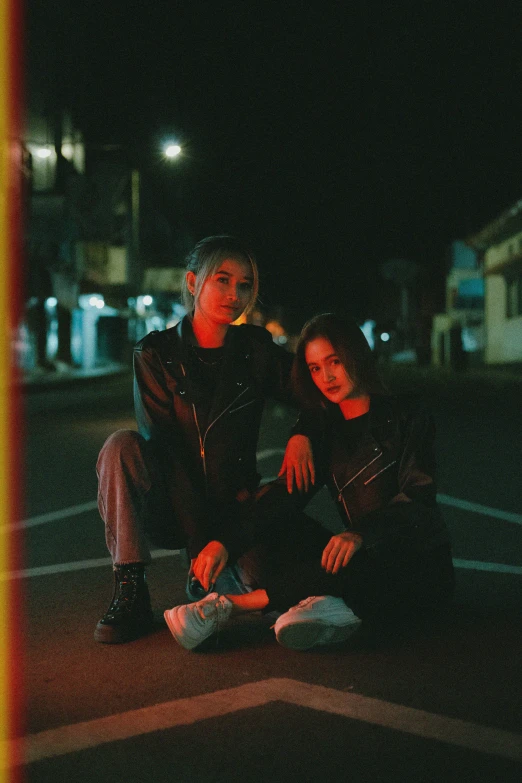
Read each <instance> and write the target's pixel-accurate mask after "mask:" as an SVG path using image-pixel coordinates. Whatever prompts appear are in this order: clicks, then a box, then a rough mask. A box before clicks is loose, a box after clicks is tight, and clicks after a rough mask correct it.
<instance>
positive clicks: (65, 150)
mask: <svg viewBox="0 0 522 783" xmlns="http://www.w3.org/2000/svg"><path fill="white" fill-rule="evenodd" d="M62 155H63V157H64V158H67V160H72V159H73V158H74V147H73V145H72V144H71V143H70V142H68V141H66V142H64V143H63V144H62Z"/></svg>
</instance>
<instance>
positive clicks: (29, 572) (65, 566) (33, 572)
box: [0, 549, 181, 582]
mask: <svg viewBox="0 0 522 783" xmlns="http://www.w3.org/2000/svg"><path fill="white" fill-rule="evenodd" d="M180 553H181V550H180V549H153V550H152V551H151V557H152V559H153V560H156V559H157V558H160V557H175V556H176V555H179V554H180ZM111 565H112V560H111V558H110V557H99V558H94V559H92V560H73V561H72V562H70V563H55V564H54V565H46V566H35V567H34V568H25V569H23V570H21V571H4V572H0V582H7V581H9V580H10V579H29V578H31V577H33V576H49V575H52V574H64V573H67V572H69V571H85V570H86V569H87V568H101V567H102V566H111Z"/></svg>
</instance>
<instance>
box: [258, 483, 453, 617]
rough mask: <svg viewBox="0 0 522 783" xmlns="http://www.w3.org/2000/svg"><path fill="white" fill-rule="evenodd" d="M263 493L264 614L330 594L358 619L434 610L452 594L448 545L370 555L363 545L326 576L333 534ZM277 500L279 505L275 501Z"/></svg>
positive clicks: (295, 504)
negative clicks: (323, 559)
mask: <svg viewBox="0 0 522 783" xmlns="http://www.w3.org/2000/svg"><path fill="white" fill-rule="evenodd" d="M270 494H271V493H270V492H268V493H267V495H266V498H265V499H264V503H263V502H261V505H260V507H259V509H258V513H261V512H262V518H261V517H260V518H259V520H258V521H259V526H258V527H257V536H258V541H259V543H262V545H263V546H264V547H265V548H266V549H267V550H268V557H267V566H266V573H265V589H266V592H267V594H268V598H269V601H270V603H269V606H268V608H267V611H270V610H278V611H282V612H284V611H287V610H288V609H289V608H290V607H291V606H295V604H297V603H298V602H299V601H301V600H302V599H303V598H308V597H309V596H313V595H332V596H337V597H339V598H342V599H343V600H344V601H345V603H346V604H347V605H348V606H349V607H350V609H352V611H353V612H354V613H355V614H356V615H357V616H358V617H360V618H361V619H363V620H376V621H378V620H380V619H385V618H386V617H389V616H391V615H393V616H398V615H400V614H402V615H404V616H408V615H410V614H411V613H417V612H418V611H420V612H422V611H424V610H428V609H437V608H439V607H442V606H444V605H445V604H447V603H448V602H449V601H450V599H451V596H452V594H453V589H454V574H453V563H452V558H451V550H450V546H449V544H444V545H442V546H438V547H436V548H434V549H431V550H429V551H420V552H419V551H413V550H412V551H407V550H406V549H404V550H403V551H402V552H401V553H400V554H397V553H395V555H394V556H391V557H385V556H382V555H381V556H374V555H371V554H369V553H368V552H367V551H366V550H365V549H364V547H363V548H361V549H360V550H358V551H357V552H356V553H355V555H354V556H353V557H352V559H351V560H350V562H349V563H348V565H347V566H346V567H345V568H342V569H341V570H340V571H339V572H338V573H337V574H335V575H334V574H327V573H326V571H325V570H324V569H323V568H322V566H321V556H322V553H323V550H324V548H325V546H326V544H327V543H328V541H329V540H330V538H331V536H332V533H330V532H329V531H327V530H326V529H325V528H324V527H322V525H320V524H319V523H318V522H316V521H315V520H314V519H312V518H311V517H309V516H307V515H306V514H305V513H304V512H303V511H302V510H301V509H300V508H299V506H300V505H302V501H299V500H298V499H294V500H289V496H287V497H286V499H285V498H284V495H283V494H282V493H278V491H277V490H276V491H275V492H274V494H273V497H272V499H271V500H270ZM278 497H279V502H277V498H278Z"/></svg>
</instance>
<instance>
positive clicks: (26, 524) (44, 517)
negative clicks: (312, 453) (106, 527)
mask: <svg viewBox="0 0 522 783" xmlns="http://www.w3.org/2000/svg"><path fill="white" fill-rule="evenodd" d="M284 453H285V450H284V449H264V450H263V451H258V452H257V458H258V460H260V461H262V460H264V459H269V457H275V456H277V455H281V454H284ZM97 508H98V503H97V501H96V500H91V501H89V502H88V503H78V504H77V505H76V506H69V507H68V508H61V509H59V510H58V511H49V512H48V513H46V514H37V515H36V516H34V517H30V518H29V519H24V520H22V521H21V522H13V523H12V524H10V525H1V526H0V527H1V529H2V530H24V529H26V528H31V527H37V526H38V525H45V524H46V523H47V522H58V521H59V520H60V519H67V518H68V517H74V516H77V515H78V514H84V513H86V512H87V511H94V510H95V509H97Z"/></svg>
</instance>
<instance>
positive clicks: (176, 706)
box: [2, 678, 522, 764]
mask: <svg viewBox="0 0 522 783" xmlns="http://www.w3.org/2000/svg"><path fill="white" fill-rule="evenodd" d="M271 702H284V703H286V704H294V705H296V706H299V707H306V708H309V709H313V710H317V711H318V712H327V713H331V714H334V715H341V716H343V717H345V718H349V719H351V720H357V721H362V722H364V723H369V724H372V725H375V726H382V727H384V728H389V729H393V730H395V731H401V732H403V733H406V734H411V735H414V736H417V737H422V738H424V739H428V740H434V741H436V742H444V743H446V744H448V745H453V746H457V747H460V748H466V749H468V750H472V751H476V752H479V753H487V754H490V755H494V756H501V757H503V758H507V759H513V760H520V759H522V737H521V736H520V735H519V734H515V733H513V732H510V731H505V730H503V729H496V728H493V727H489V726H481V725H479V724H477V723H470V722H467V721H464V720H460V719H456V718H449V717H446V716H444V715H438V714H434V713H430V712H426V711H424V710H418V709H414V708H412V707H405V706H402V705H400V704H393V703H391V702H387V701H383V700H381V699H374V698H369V697H366V696H362V695H360V694H356V693H346V692H344V691H337V690H335V689H333V688H327V687H324V686H322V685H311V684H309V683H305V682H298V681H296V680H291V679H286V678H281V679H279V678H273V679H268V680H261V681H260V682H254V683H247V684H246V685H239V686H237V687H235V688H228V689H226V690H220V691H216V692H214V693H205V694H201V695H199V696H192V697H190V698H184V699H176V700H173V701H169V702H164V703H163V704H155V705H153V706H151V707H144V708H142V709H138V710H130V711H129V712H124V713H121V714H119V715H110V716H108V717H105V718H98V719H95V720H91V721H85V722H83V723H76V724H72V725H69V726H60V727H59V728H56V729H50V730H48V731H42V732H39V733H37V734H30V735H28V736H26V737H24V738H23V739H20V740H16V742H20V743H21V745H22V755H21V757H22V758H24V760H25V763H26V764H31V763H34V762H36V761H41V760H42V759H48V758H55V757H57V756H64V755H66V754H68V753H77V752H79V751H82V750H86V749H88V748H96V747H99V746H100V745H106V744H108V743H111V742H117V741H121V740H126V739H131V738H132V737H139V736H142V735H144V734H149V733H151V732H154V731H165V730H167V729H173V728H175V727H177V726H188V725H191V724H193V723H196V722H197V721H202V720H209V719H212V718H219V717H222V716H223V715H229V714H231V713H234V712H238V711H239V710H244V709H251V708H256V707H262V706H264V705H267V704H270V703H271ZM2 756H3V757H4V758H5V757H9V753H6V754H2Z"/></svg>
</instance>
